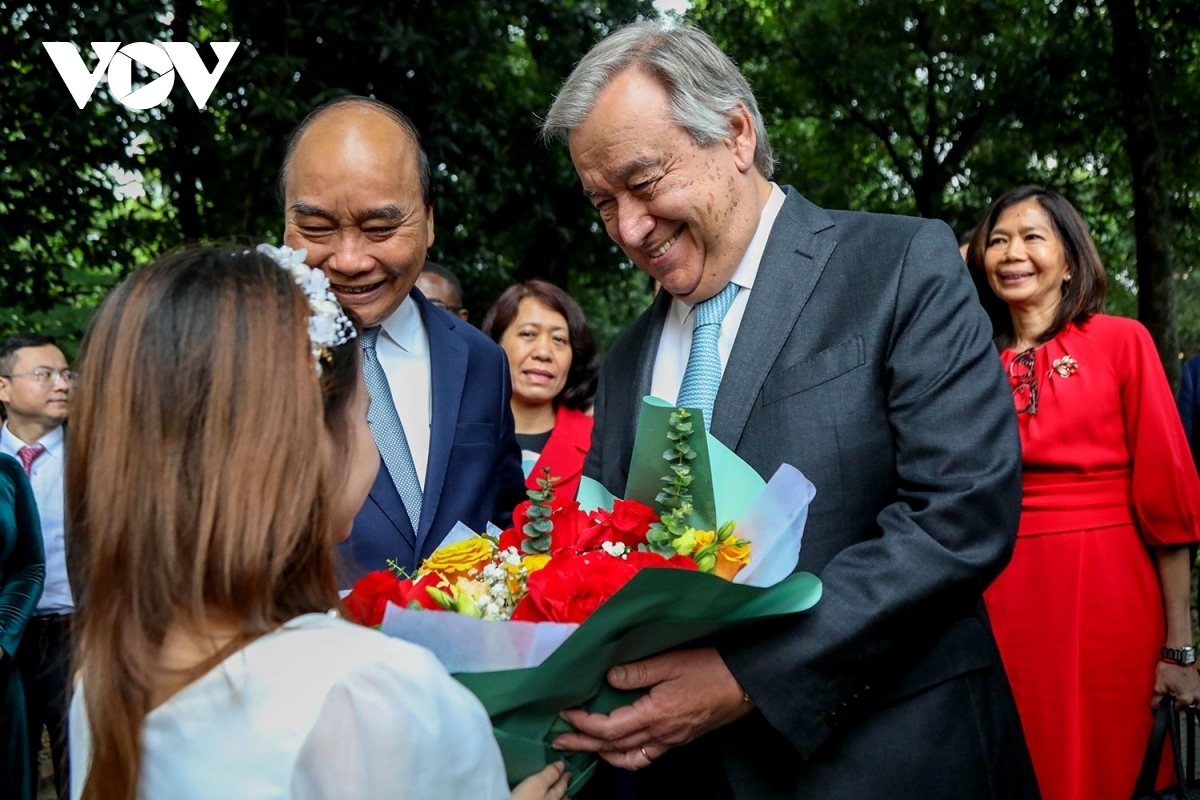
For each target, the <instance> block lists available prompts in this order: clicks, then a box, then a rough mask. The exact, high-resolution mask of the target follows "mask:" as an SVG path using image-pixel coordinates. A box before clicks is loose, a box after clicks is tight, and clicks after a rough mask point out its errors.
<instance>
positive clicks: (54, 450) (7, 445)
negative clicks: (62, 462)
mask: <svg viewBox="0 0 1200 800" xmlns="http://www.w3.org/2000/svg"><path fill="white" fill-rule="evenodd" d="M34 444H40V445H41V446H42V447H45V448H46V455H49V456H54V457H55V458H59V457H61V455H62V447H63V427H62V425H59V426H58V427H57V428H55V429H54V430H52V431H50V432H49V433H47V434H46V435H45V436H43V437H42V438H41V439H38V440H37V441H36V442H35V443H34ZM24 446H25V442H22V441H21V440H20V439H18V438H17V437H16V434H14V433H13V432H12V431H10V430H9V429H8V421H7V420H5V422H4V426H3V427H0V451H3V452H5V453H8V454H9V455H12V456H15V455H16V454H17V451H18V450H20V449H21V448H22V447H24Z"/></svg>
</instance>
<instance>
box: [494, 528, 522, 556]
mask: <svg viewBox="0 0 1200 800" xmlns="http://www.w3.org/2000/svg"><path fill="white" fill-rule="evenodd" d="M523 541H525V535H524V534H523V533H521V532H520V531H519V530H518V529H516V528H509V529H508V530H506V531H505V532H504V533H502V534H500V538H499V539H498V540H497V542H496V545H497V547H499V548H500V549H501V550H507V549H508V548H510V547H515V548H516V550H517V552H518V553H519V552H521V542H523Z"/></svg>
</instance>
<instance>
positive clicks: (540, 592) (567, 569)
mask: <svg viewBox="0 0 1200 800" xmlns="http://www.w3.org/2000/svg"><path fill="white" fill-rule="evenodd" d="M645 567H676V568H682V569H695V568H696V563H695V562H694V561H692V560H691V559H690V558H686V559H685V558H681V557H679V556H676V557H675V558H673V559H671V560H669V561H668V560H667V559H665V558H663V557H662V556H660V555H657V554H655V553H630V554H629V555H628V556H627V557H625V558H615V557H613V556H610V555H608V554H607V553H605V552H604V551H602V550H594V551H592V552H590V553H585V554H583V555H573V554H571V553H563V554H561V555H558V556H556V557H555V558H553V559H551V561H550V563H549V564H547V565H546V566H545V567H543V568H542V569H540V570H538V571H537V572H535V573H533V574H532V575H530V576H529V579H528V581H527V582H526V584H525V587H526V589H527V590H528V592H529V593H528V594H527V595H525V598H524V599H523V600H522V601H521V602H520V603H518V604H517V607H516V608H515V609H514V610H513V615H512V618H513V619H514V620H517V621H523V622H583V621H584V620H585V619H587V618H588V616H590V615H591V613H592V612H593V611H595V610H596V609H597V608H599V607H600V604H601V603H603V602H604V601H605V600H607V599H608V598H610V597H612V596H613V595H614V594H616V593H617V591H618V590H619V589H620V588H621V587H622V586H624V585H625V584H626V583H628V582H629V580H630V579H631V578H632V577H633V576H634V575H636V574H637V573H638V572H639V571H641V570H642V569H644V568H645Z"/></svg>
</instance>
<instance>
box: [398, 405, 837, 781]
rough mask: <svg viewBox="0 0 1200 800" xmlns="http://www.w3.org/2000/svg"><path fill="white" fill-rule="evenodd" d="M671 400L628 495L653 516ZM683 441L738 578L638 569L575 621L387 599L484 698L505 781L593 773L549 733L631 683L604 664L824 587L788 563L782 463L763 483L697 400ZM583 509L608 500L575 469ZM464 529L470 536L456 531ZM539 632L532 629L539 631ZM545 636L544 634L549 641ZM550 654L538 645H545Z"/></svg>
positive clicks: (416, 636)
mask: <svg viewBox="0 0 1200 800" xmlns="http://www.w3.org/2000/svg"><path fill="white" fill-rule="evenodd" d="M672 411H674V408H673V407H672V406H671V405H670V404H668V403H665V402H663V401H662V400H658V399H657V398H651V397H648V398H645V399H644V400H643V405H642V411H641V416H640V418H639V422H638V429H637V438H636V440H635V443H634V453H633V457H632V459H631V467H630V475H629V481H628V484H627V486H626V495H625V496H626V498H627V499H632V500H637V501H639V502H641V503H644V504H646V505H648V506H650V507H652V508H654V509H655V511H657V512H658V513H659V514H662V513H663V511H664V509H663V507H662V506H661V505H659V504H658V503H656V502H655V496H656V495H657V493H658V492H659V491H660V488H661V486H662V477H663V475H664V474H665V473H666V471H667V462H666V461H665V460H664V451H665V450H666V449H667V448H668V446H669V445H670V442H669V440H668V439H667V438H666V435H667V433H668V431H670V423H669V419H670V415H671V412H672ZM689 411H692V412H693V414H694V419H695V430H696V433H695V434H693V436H692V438H691V439H689V442H688V443H689V445H691V446H692V448H693V450H694V451H695V452H696V453H697V456H696V458H695V459H693V460H692V461H691V462H690V465H689V466H690V468H691V472H692V474H693V476H694V479H693V483H692V485H691V492H692V504H693V514H692V515H691V516H690V517H689V518H688V522H689V524H690V525H692V526H693V527H697V528H702V529H707V530H715V529H716V528H717V527H719V526H720V525H721V524H723V523H724V522H725V521H727V520H731V519H732V520H737V528H736V530H735V536H737V537H739V538H742V539H745V540H747V541H749V542H751V545H752V549H751V562H750V564H749V565H747V566H746V567H745V568H744V569H743V570H742V571H741V572H739V573H738V575H737V576H736V577H735V579H734V581H732V582H730V581H726V580H724V579H722V578H719V577H717V576H716V575H710V574H705V573H700V572H693V571H689V570H680V569H669V568H664V569H644V570H642V571H641V572H639V573H637V574H636V575H634V577H633V578H632V579H631V580H630V581H629V583H627V584H626V585H625V586H623V587H622V588H621V589H620V591H618V592H617V593H616V594H614V595H613V596H612V597H610V598H609V599H608V600H607V601H606V602H605V603H604V604H603V605H601V606H600V607H599V608H598V609H597V610H596V611H595V612H594V613H593V614H592V615H591V616H590V617H588V618H587V619H586V620H585V621H584V622H583V624H581V625H579V626H578V627H577V628H572V626H569V625H562V624H555V623H518V622H504V621H496V620H484V619H475V618H470V617H462V616H461V615H457V614H455V615H451V617H452V618H451V619H446V618H445V617H443V616H442V615H441V614H439V613H438V612H429V611H414V610H408V609H402V608H399V607H397V606H395V605H391V606H389V607H388V609H387V613H386V614H385V616H384V621H383V625H382V630H383V632H384V633H387V634H388V635H391V636H397V637H399V638H403V639H407V640H409V641H412V642H415V643H416V644H420V645H423V646H425V647H428V648H429V649H430V650H432V651H433V652H434V654H435V655H437V656H438V657H439V658H440V659H441V660H442V662H443V663H444V664H445V665H446V666H447V669H449V670H450V671H451V673H452V674H453V675H454V677H455V678H456V679H457V680H458V681H459V682H461V683H462V684H463V685H464V686H466V687H467V688H468V689H470V690H471V691H472V692H473V693H474V694H475V695H476V696H477V697H478V698H479V699H480V700H481V701H482V703H483V705H484V707H485V708H486V709H487V712H488V715H489V716H490V717H491V720H492V726H493V728H494V730H495V734H496V740H497V741H498V742H499V743H500V750H501V753H502V754H503V756H504V763H505V766H506V768H507V771H508V780H509V783H510V785H515V784H516V783H518V782H520V781H521V780H524V779H525V778H527V777H529V776H530V775H533V774H535V773H537V772H539V771H541V770H542V769H544V768H545V767H546V765H548V764H551V763H553V762H555V761H559V760H565V761H566V762H567V763H568V765H569V766H568V769H569V771H570V772H571V774H572V780H571V786H570V788H569V790H568V791H569V793H570V794H572V795H573V794H575V793H576V792H577V791H578V790H579V788H580V787H582V786H583V784H584V783H586V782H587V780H588V779H589V778H590V777H591V774H592V772H593V771H594V769H595V765H596V759H597V757H596V756H594V755H592V754H590V753H565V752H560V751H556V750H554V749H552V748H551V747H550V742H551V741H553V740H554V738H555V737H556V736H558V735H559V734H561V733H565V732H566V731H568V730H569V729H570V726H569V725H568V724H567V723H566V722H565V721H563V720H562V719H561V717H559V713H560V712H561V711H563V710H564V709H569V708H583V709H586V710H588V711H590V712H593V713H608V712H610V711H612V710H613V709H616V708H618V707H620V706H623V705H627V704H629V703H631V702H633V700H635V699H636V698H637V696H638V695H639V694H640V692H621V691H618V690H616V689H613V688H612V687H611V686H609V685H608V683H607V681H606V680H605V675H606V674H607V672H608V670H609V669H611V668H612V667H614V666H617V665H619V664H628V663H630V662H633V661H638V660H641V659H644V658H648V657H650V656H653V655H656V654H659V653H663V652H666V651H668V650H672V649H674V648H677V647H680V646H682V645H686V644H688V643H689V642H694V641H697V640H701V639H706V638H707V637H714V636H716V637H718V638H719V636H720V634H721V633H722V632H723V631H726V630H729V629H731V628H735V627H740V626H742V625H745V624H749V623H754V622H760V621H764V620H769V619H772V618H777V617H781V616H785V615H788V614H797V613H800V612H803V611H806V610H807V609H809V608H812V606H813V605H814V604H815V603H816V602H817V600H819V599H820V597H821V582H820V580H819V579H818V578H817V577H816V576H815V575H811V574H809V573H806V572H795V567H796V564H797V560H798V558H799V554H800V543H801V537H802V535H803V529H804V523H805V520H806V519H807V513H808V504H809V502H811V500H812V497H813V496H814V494H815V488H814V487H813V485H812V484H811V483H810V482H809V481H808V480H807V479H806V478H805V477H804V476H803V475H801V474H800V472H799V471H798V470H796V469H795V468H793V467H790V466H788V465H786V464H785V465H783V466H782V467H781V468H780V469H779V471H778V472H777V473H776V474H775V475H774V476H773V477H772V478H771V481H770V483H766V482H764V481H763V479H762V478H761V477H760V476H759V475H758V474H757V473H756V472H755V471H754V470H753V469H752V468H750V467H749V466H748V465H747V464H746V463H745V462H744V461H742V460H741V459H740V458H738V456H737V455H735V454H734V453H733V452H732V451H730V450H729V449H728V448H727V447H725V446H724V445H723V444H721V443H720V442H719V441H717V440H716V439H715V438H713V437H712V436H711V434H707V433H705V432H704V429H703V424H702V421H701V417H700V412H699V411H698V410H693V409H689ZM577 499H578V501H579V505H580V507H581V508H582V509H584V510H589V511H590V510H593V509H596V508H601V507H603V508H606V509H609V510H611V509H612V505H613V500H614V498H613V496H612V495H611V494H609V493H608V492H607V491H606V490H605V489H604V487H603V486H601V485H600V484H598V483H596V482H595V481H590V480H589V479H587V478H584V479H583V481H582V483H581V485H580V488H579V493H578V495H577ZM461 534H463V535H468V536H469V535H470V534H469V532H467V531H463V532H461ZM535 631H536V633H535ZM548 643H549V644H548ZM547 653H548V655H547Z"/></svg>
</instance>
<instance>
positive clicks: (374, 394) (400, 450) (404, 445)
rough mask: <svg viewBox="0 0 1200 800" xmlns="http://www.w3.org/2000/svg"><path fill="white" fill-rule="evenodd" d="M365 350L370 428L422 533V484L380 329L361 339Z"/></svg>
mask: <svg viewBox="0 0 1200 800" xmlns="http://www.w3.org/2000/svg"><path fill="white" fill-rule="evenodd" d="M358 340H359V342H361V343H362V350H363V377H364V378H366V382H367V391H368V392H369V393H370V395H371V406H370V408H368V409H367V424H368V425H370V426H371V433H372V434H373V435H374V436H375V444H376V445H377V446H378V447H379V455H381V456H382V457H383V463H384V464H386V465H387V468H388V472H389V473H391V476H392V483H394V484H395V485H396V491H397V492H399V493H400V499H401V500H403V501H404V510H405V511H407V512H408V519H409V521H411V522H412V527H413V532H414V533H417V532H419V531H420V521H421V482H420V480H418V478H417V467H416V465H415V464H413V457H412V451H411V450H409V449H408V437H407V436H405V435H404V424H403V423H402V422H400V415H399V414H398V413H396V403H395V401H394V400H393V399H392V390H391V388H390V387H389V386H388V380H387V375H385V374H384V372H383V367H382V366H381V365H380V363H379V357H378V356H377V355H376V353H375V343H376V342H377V341H378V340H379V326H375V327H374V328H367V329H366V330H364V331H363V332H362V335H361V336H359V337H358Z"/></svg>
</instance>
